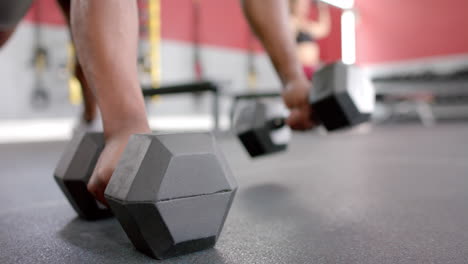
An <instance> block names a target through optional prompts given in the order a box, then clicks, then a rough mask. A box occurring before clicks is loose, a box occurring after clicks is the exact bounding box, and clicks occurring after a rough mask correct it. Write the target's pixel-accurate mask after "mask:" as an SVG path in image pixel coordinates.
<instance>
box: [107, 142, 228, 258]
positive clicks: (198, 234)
mask: <svg viewBox="0 0 468 264" xmlns="http://www.w3.org/2000/svg"><path fill="white" fill-rule="evenodd" d="M236 189H237V185H236V182H235V179H234V177H233V175H232V173H231V171H230V169H229V168H228V164H227V161H226V160H225V158H224V157H223V154H222V153H221V150H220V149H219V147H218V146H217V144H216V142H215V139H214V137H213V136H212V135H211V134H208V133H183V134H165V135H133V136H132V137H131V138H130V140H129V143H128V145H127V147H126V149H125V150H124V153H123V155H122V158H121V160H120V162H119V164H118V166H117V168H116V170H115V172H114V174H113V175H112V178H111V180H110V182H109V185H108V186H107V188H106V191H105V196H106V199H107V202H108V203H109V205H110V207H111V208H112V211H113V212H114V214H115V215H116V217H117V218H118V220H119V222H120V224H121V225H122V227H123V229H124V230H125V232H126V233H127V236H128V237H129V238H130V240H131V241H132V243H133V244H134V246H135V247H136V248H137V249H138V250H140V251H142V252H143V253H145V254H147V255H149V256H151V257H154V258H157V259H164V258H168V257H173V256H178V255H182V254H186V253H191V252H195V251H198V250H203V249H206V248H210V247H213V246H214V244H215V243H216V240H217V239H218V237H219V234H220V232H221V229H222V227H223V224H224V221H225V219H226V216H227V214H228V211H229V209H230V207H231V203H232V201H233V198H234V194H235V192H236Z"/></svg>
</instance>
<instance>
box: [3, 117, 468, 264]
mask: <svg viewBox="0 0 468 264" xmlns="http://www.w3.org/2000/svg"><path fill="white" fill-rule="evenodd" d="M294 136H295V137H294V141H293V142H292V144H291V148H290V151H289V153H287V154H282V155H276V156H273V157H269V158H264V159H261V160H256V161H251V160H249V159H248V158H247V157H246V155H245V153H244V152H243V150H242V149H241V147H240V146H239V144H238V142H237V141H235V140H233V139H232V138H227V137H223V138H221V139H220V143H221V144H222V147H223V149H224V151H225V153H226V156H227V157H228V159H229V160H230V163H231V167H232V169H233V171H234V173H235V175H236V177H237V179H238V182H239V185H240V189H239V191H238V194H237V197H236V200H235V202H234V204H233V208H232V210H231V213H230V215H229V217H228V220H227V223H226V225H225V229H224V231H223V233H222V235H221V238H220V240H219V242H218V244H217V246H216V248H215V249H212V250H207V251H203V252H199V253H195V254H191V255H188V256H184V257H179V258H174V259H170V260H167V261H163V262H161V263H184V264H185V263H220V264H223V263H226V264H228V263H232V264H234V263H235V264H239V263H249V264H250V263H257V264H260V263H285V264H286V263H287V264H295V263H306V264H309V263H343V264H345V263H346V264H352V263H360V264H365V263H372V264H376V263H379V264H383V263H392V264H395V263H441V264H442V263H443V264H449V263H460V264H461V263H468V144H467V143H468V126H463V125H444V126H439V127H435V128H434V129H430V130H429V129H424V128H421V127H417V126H401V127H398V126H395V127H383V128H382V127H381V128H377V129H374V130H373V131H372V132H371V133H370V134H367V135H358V134H353V133H342V134H335V135H330V136H327V137H324V136H317V135H312V134H296V135H294ZM63 147H64V143H63V142H53V143H35V144H10V145H0V263H2V264H7V263H114V264H115V263H159V262H158V261H155V260H152V259H150V258H148V257H146V256H144V255H142V254H140V253H139V252H137V251H135V250H134V249H133V247H132V245H131V243H130V242H129V240H128V239H127V238H126V236H125V234H124V232H123V231H122V230H121V228H120V226H119V225H118V223H117V221H116V220H113V219H110V220H105V221H99V222H91V223H90V222H84V221H81V220H79V219H77V218H76V215H75V212H74V211H73V210H72V208H71V207H70V206H69V205H68V203H67V201H66V200H65V198H64V197H63V195H62V194H61V193H60V191H59V189H58V187H57V186H56V185H55V183H54V181H53V179H52V172H53V169H54V167H55V163H56V162H57V160H58V158H59V155H60V154H61V151H62V149H63Z"/></svg>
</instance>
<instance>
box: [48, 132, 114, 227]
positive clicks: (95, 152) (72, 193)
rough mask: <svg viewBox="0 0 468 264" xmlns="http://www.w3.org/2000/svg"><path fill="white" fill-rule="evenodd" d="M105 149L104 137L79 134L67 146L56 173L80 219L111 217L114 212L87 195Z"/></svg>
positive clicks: (56, 177)
mask: <svg viewBox="0 0 468 264" xmlns="http://www.w3.org/2000/svg"><path fill="white" fill-rule="evenodd" d="M103 148H104V135H103V134H102V133H97V132H96V133H94V132H93V133H79V134H76V135H75V136H74V137H73V138H72V140H71V141H70V142H69V143H68V145H67V147H66V148H65V151H64V153H63V155H62V157H61V159H60V161H59V163H58V165H57V168H56V169H55V173H54V178H55V181H56V182H57V183H58V185H59V186H60V189H62V192H63V193H64V194H65V196H66V197H67V199H68V201H69V202H70V204H71V205H72V207H73V208H74V209H75V211H76V212H77V213H78V215H79V216H80V217H81V218H84V219H87V220H95V219H100V218H105V217H109V216H111V215H112V213H111V211H110V210H109V209H107V208H106V207H104V206H103V205H101V204H100V203H98V202H97V201H96V200H95V199H94V197H93V196H92V195H91V193H89V192H88V189H87V187H86V186H87V184H88V181H89V178H90V177H91V174H92V173H93V170H94V167H95V166H96V162H97V160H98V158H99V155H100V154H101V152H102V150H103Z"/></svg>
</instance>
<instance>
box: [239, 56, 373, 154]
mask: <svg viewBox="0 0 468 264" xmlns="http://www.w3.org/2000/svg"><path fill="white" fill-rule="evenodd" d="M309 102H310V106H311V107H312V109H313V113H314V119H315V120H316V121H318V122H320V123H321V124H322V125H323V126H324V127H325V128H326V129H327V130H328V131H335V130H340V129H345V128H350V127H353V126H356V125H358V124H361V123H363V122H367V121H368V120H369V119H370V117H371V114H372V112H373V109H374V104H375V91H374V88H373V87H372V84H371V82H370V80H369V78H368V77H367V76H366V75H365V73H364V72H363V70H362V69H360V68H359V67H357V66H356V65H345V64H343V63H334V64H330V65H326V66H324V67H323V68H321V69H320V70H318V71H317V72H316V73H315V74H314V78H313V81H312V89H311V90H310V96H309ZM284 119H285V114H284V113H282V114H277V107H274V106H272V105H269V104H266V103H264V102H260V101H257V102H254V103H253V104H251V105H249V106H247V107H245V108H243V109H242V110H241V111H240V113H239V115H238V118H237V120H236V124H235V125H234V129H235V132H236V134H237V136H238V138H239V139H240V141H241V142H242V144H243V146H244V147H245V149H246V150H247V152H248V153H249V154H250V156H251V157H258V156H262V155H267V154H272V153H275V152H279V151H284V150H286V148H287V145H288V141H289V138H287V137H282V138H281V139H279V140H278V136H277V135H278V134H280V133H281V134H287V132H285V131H286V130H288V129H289V128H288V127H287V125H286V124H285V122H284Z"/></svg>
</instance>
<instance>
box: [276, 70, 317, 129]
mask: <svg viewBox="0 0 468 264" xmlns="http://www.w3.org/2000/svg"><path fill="white" fill-rule="evenodd" d="M310 87H311V84H310V82H309V81H308V80H306V79H305V78H304V79H297V80H293V81H290V82H288V83H286V87H285V90H284V92H283V100H284V103H285V104H286V106H287V107H288V108H289V110H290V111H291V112H290V114H289V117H288V119H287V120H286V123H287V124H288V125H289V126H290V127H291V128H292V129H294V130H309V129H312V128H314V127H315V126H316V125H317V122H315V121H314V120H315V118H314V116H313V109H312V108H311V106H310V104H309V89H310Z"/></svg>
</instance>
